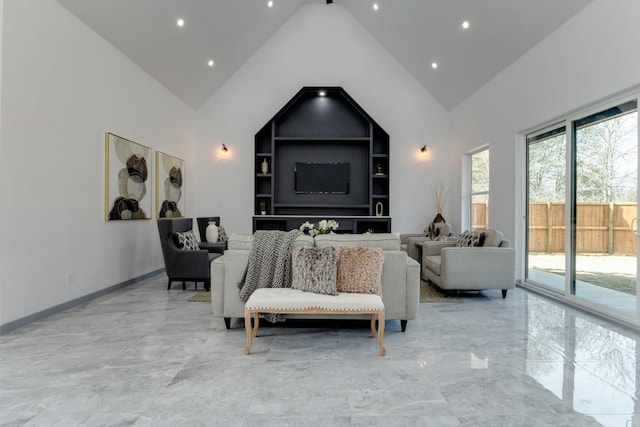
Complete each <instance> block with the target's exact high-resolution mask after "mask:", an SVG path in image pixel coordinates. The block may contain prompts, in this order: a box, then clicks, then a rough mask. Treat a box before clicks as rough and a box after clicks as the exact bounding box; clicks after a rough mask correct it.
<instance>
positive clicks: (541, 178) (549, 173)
mask: <svg viewBox="0 0 640 427" xmlns="http://www.w3.org/2000/svg"><path fill="white" fill-rule="evenodd" d="M566 152H567V140H566V132H565V127H564V126H555V127H551V128H549V129H545V130H542V131H540V132H538V133H536V134H533V135H528V136H527V200H528V203H527V215H526V218H527V257H526V269H525V272H526V273H525V274H526V279H527V281H530V282H534V283H536V284H538V285H541V286H544V287H546V288H549V289H551V290H554V291H558V292H564V289H565V276H566V271H565V270H566V267H565V265H566V253H565V242H564V240H565V234H564V233H565V198H566V191H565V188H566V184H565V183H566V164H567V163H566Z"/></svg>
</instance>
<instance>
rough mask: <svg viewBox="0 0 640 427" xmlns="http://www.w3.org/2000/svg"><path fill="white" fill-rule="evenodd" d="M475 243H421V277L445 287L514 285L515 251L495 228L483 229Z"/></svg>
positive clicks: (503, 296) (504, 289)
mask: <svg viewBox="0 0 640 427" xmlns="http://www.w3.org/2000/svg"><path fill="white" fill-rule="evenodd" d="M484 233H485V237H484V243H483V245H482V246H479V247H456V242H455V241H447V242H435V241H426V242H424V243H422V263H421V264H422V278H423V279H425V280H429V281H431V282H433V283H435V284H436V285H437V286H438V287H440V288H441V289H445V290H484V289H501V290H502V298H506V297H507V290H509V289H513V288H514V287H515V276H516V273H515V265H516V253H515V250H514V249H513V248H510V247H509V241H508V240H504V239H503V235H502V233H501V232H500V231H498V230H484Z"/></svg>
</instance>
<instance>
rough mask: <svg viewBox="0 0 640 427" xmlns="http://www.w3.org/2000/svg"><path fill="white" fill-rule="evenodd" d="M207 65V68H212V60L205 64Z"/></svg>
mask: <svg viewBox="0 0 640 427" xmlns="http://www.w3.org/2000/svg"><path fill="white" fill-rule="evenodd" d="M207 65H208V66H209V67H213V59H210V60H209V62H207Z"/></svg>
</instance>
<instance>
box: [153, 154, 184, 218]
mask: <svg viewBox="0 0 640 427" xmlns="http://www.w3.org/2000/svg"><path fill="white" fill-rule="evenodd" d="M156 214H157V216H158V218H177V217H181V216H184V160H182V159H179V158H177V157H173V156H170V155H169V154H166V153H163V152H162V151H156Z"/></svg>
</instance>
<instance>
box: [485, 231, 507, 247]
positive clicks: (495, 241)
mask: <svg viewBox="0 0 640 427" xmlns="http://www.w3.org/2000/svg"><path fill="white" fill-rule="evenodd" d="M502 239H504V234H502V231H500V230H493V229H489V230H484V243H483V244H482V246H484V247H485V248H497V247H500V246H504V245H503V244H502Z"/></svg>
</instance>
